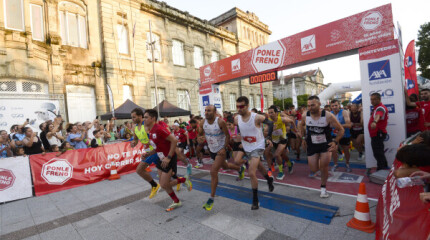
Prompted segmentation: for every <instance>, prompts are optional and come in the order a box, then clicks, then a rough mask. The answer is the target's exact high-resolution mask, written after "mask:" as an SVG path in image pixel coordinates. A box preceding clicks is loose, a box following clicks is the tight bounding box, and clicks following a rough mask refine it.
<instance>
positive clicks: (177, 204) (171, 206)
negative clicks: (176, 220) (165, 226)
mask: <svg viewBox="0 0 430 240" xmlns="http://www.w3.org/2000/svg"><path fill="white" fill-rule="evenodd" d="M180 206H182V202H181V201H179V202H177V203H175V202H173V203H172V204H170V205H169V207H168V208H167V209H166V212H170V211H172V210H174V209H175V208H178V207H180Z"/></svg>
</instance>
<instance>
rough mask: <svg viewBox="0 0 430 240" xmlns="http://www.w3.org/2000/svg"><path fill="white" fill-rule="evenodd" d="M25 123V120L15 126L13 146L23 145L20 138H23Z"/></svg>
mask: <svg viewBox="0 0 430 240" xmlns="http://www.w3.org/2000/svg"><path fill="white" fill-rule="evenodd" d="M27 124H28V122H27V121H25V122H24V124H23V125H20V126H17V128H16V132H15V134H14V135H13V140H14V141H15V146H17V147H22V146H23V143H22V140H23V139H24V138H25V134H24V127H25V125H27Z"/></svg>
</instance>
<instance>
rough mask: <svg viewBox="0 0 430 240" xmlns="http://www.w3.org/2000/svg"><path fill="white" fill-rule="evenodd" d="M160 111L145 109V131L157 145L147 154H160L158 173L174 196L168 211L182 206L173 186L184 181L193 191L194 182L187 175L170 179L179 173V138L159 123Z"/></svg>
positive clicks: (167, 190)
mask: <svg viewBox="0 0 430 240" xmlns="http://www.w3.org/2000/svg"><path fill="white" fill-rule="evenodd" d="M157 119H158V113H157V111H156V110H154V109H147V110H146V111H145V115H144V120H145V123H144V125H145V131H147V132H148V133H149V140H150V141H152V143H153V144H154V145H155V149H154V150H152V151H151V152H150V153H146V154H147V155H150V154H154V153H156V154H157V156H158V159H157V162H156V166H157V169H158V175H159V176H160V185H161V187H162V188H163V189H164V190H165V191H166V192H167V194H169V196H170V197H171V198H172V200H173V203H172V204H170V206H169V207H168V208H167V209H166V211H167V212H169V211H172V210H173V209H175V208H178V207H180V206H182V203H181V201H179V199H178V197H177V196H176V194H175V192H174V191H173V189H172V186H175V185H177V184H178V183H184V184H185V185H186V186H187V188H188V191H191V188H192V184H191V182H190V180H189V178H188V176H186V177H185V178H177V179H175V180H173V181H170V179H171V178H172V177H174V176H175V175H176V173H177V165H176V163H177V162H176V161H177V157H176V154H175V149H176V144H177V140H176V138H175V136H173V135H172V134H170V132H169V130H168V129H167V128H165V127H163V126H162V125H161V124H160V123H157Z"/></svg>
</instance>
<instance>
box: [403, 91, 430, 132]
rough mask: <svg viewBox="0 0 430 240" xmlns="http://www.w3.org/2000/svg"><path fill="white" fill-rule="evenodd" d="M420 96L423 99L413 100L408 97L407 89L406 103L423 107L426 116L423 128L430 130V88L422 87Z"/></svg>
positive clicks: (422, 111) (423, 113) (422, 110)
mask: <svg viewBox="0 0 430 240" xmlns="http://www.w3.org/2000/svg"><path fill="white" fill-rule="evenodd" d="M420 97H421V101H419V102H412V101H411V100H410V99H409V97H408V94H407V91H406V90H405V100H406V105H407V106H409V107H418V108H420V109H421V113H422V115H423V117H424V121H421V122H422V123H423V124H424V126H423V128H424V129H426V130H430V89H428V88H425V89H422V90H421V92H420Z"/></svg>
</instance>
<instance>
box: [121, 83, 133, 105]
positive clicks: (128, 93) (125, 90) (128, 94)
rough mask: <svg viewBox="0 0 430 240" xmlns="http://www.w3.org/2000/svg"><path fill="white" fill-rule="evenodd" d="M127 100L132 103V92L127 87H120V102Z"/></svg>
mask: <svg viewBox="0 0 430 240" xmlns="http://www.w3.org/2000/svg"><path fill="white" fill-rule="evenodd" d="M127 99H130V100H131V101H133V91H132V88H131V87H130V86H129V85H123V86H122V100H123V101H124V102H125V101H127Z"/></svg>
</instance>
